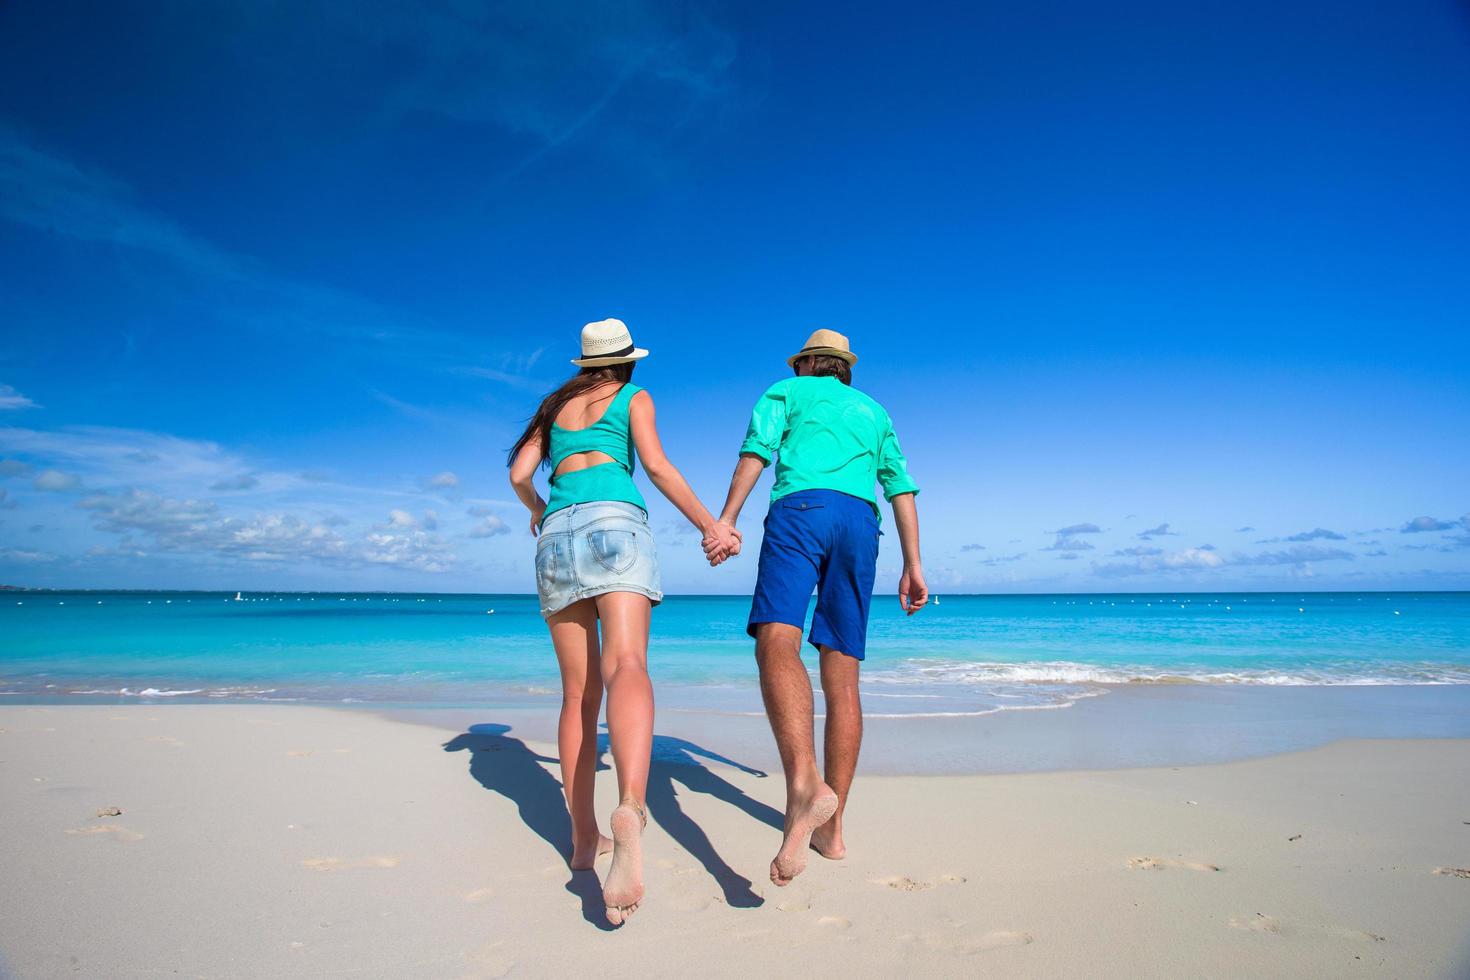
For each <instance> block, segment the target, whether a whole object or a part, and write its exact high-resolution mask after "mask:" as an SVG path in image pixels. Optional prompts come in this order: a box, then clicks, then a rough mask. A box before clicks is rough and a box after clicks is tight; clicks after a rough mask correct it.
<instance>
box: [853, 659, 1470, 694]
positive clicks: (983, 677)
mask: <svg viewBox="0 0 1470 980" xmlns="http://www.w3.org/2000/svg"><path fill="white" fill-rule="evenodd" d="M864 682H865V683H868V684H888V685H914V684H939V685H945V686H948V685H953V684H962V685H982V686H988V685H1013V684H1021V685H1029V684H1061V685H1082V686H1086V685H1095V684H1101V685H1108V686H1114V685H1123V684H1255V685H1263V686H1268V687H1370V686H1394V685H1402V686H1421V685H1447V684H1470V667H1464V666H1459V665H1449V664H1427V663H1404V664H1373V665H1361V666H1358V665H1353V666H1349V665H1343V666H1335V667H1315V668H1314V667H1302V668H1297V669H1294V670H1288V669H1282V668H1265V667H1263V668H1254V669H1253V668H1240V669H1235V670H1210V669H1208V668H1204V667H1182V668H1176V669H1172V670H1164V669H1159V668H1153V667H1143V666H1118V667H1102V666H1098V665H1095V664H1083V663H1075V662H1071V661H1065V660H1059V661H1048V662H1032V663H1002V662H978V661H963V660H938V659H914V660H908V661H904V662H902V663H900V664H898V665H896V666H895V667H893V668H889V669H887V670H882V671H873V672H871V673H869V674H868V675H867V676H866V677H865V678H864Z"/></svg>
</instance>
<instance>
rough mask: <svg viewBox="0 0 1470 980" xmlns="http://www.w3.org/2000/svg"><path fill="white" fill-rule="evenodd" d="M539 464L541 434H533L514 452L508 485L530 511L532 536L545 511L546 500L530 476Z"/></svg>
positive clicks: (538, 526) (539, 526)
mask: <svg viewBox="0 0 1470 980" xmlns="http://www.w3.org/2000/svg"><path fill="white" fill-rule="evenodd" d="M540 465H541V436H540V435H539V434H538V435H534V436H532V437H531V438H530V440H529V441H527V443H526V444H525V445H524V446H522V447H521V451H520V452H518V453H516V458H515V459H514V460H512V461H511V464H510V485H511V486H512V487H513V488H514V489H515V492H516V496H517V497H519V498H520V499H521V503H523V504H525V505H526V509H527V510H529V511H530V512H531V534H532V535H533V536H534V535H536V534H539V533H540V531H541V517H542V515H543V514H545V513H546V501H544V500H542V499H541V494H539V493H537V492H536V484H535V483H533V482H532V480H531V478H532V477H533V476H535V475H536V467H538V466H540Z"/></svg>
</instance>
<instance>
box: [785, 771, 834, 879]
mask: <svg viewBox="0 0 1470 980" xmlns="http://www.w3.org/2000/svg"><path fill="white" fill-rule="evenodd" d="M836 812H837V794H836V793H834V792H833V791H832V787H830V786H828V785H827V784H826V783H821V784H819V785H818V787H817V791H816V793H814V794H813V795H812V796H811V797H809V798H808V799H805V800H800V799H797V800H790V801H788V803H787V810H786V836H785V837H784V838H782V840H781V850H779V851H777V852H776V859H775V860H774V861H772V862H771V884H773V885H776V886H778V887H782V888H784V887H785V886H787V885H789V884H791V880H792V879H793V878H795V877H796V876H797V875H799V874H801V873H802V872H803V871H805V870H806V851H807V847H808V846H810V845H811V842H812V831H813V830H816V829H817V828H818V827H820V826H821V825H822V824H824V823H826V822H827V821H828V820H831V819H832V814H834V813H836Z"/></svg>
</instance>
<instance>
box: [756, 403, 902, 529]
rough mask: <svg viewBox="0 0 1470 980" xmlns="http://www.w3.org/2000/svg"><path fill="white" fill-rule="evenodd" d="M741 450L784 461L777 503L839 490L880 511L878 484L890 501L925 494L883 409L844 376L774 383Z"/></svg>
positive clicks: (778, 476)
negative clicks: (801, 492)
mask: <svg viewBox="0 0 1470 980" xmlns="http://www.w3.org/2000/svg"><path fill="white" fill-rule="evenodd" d="M740 451H741V452H742V453H750V454H751V455H753V456H758V457H760V459H761V460H762V462H764V463H765V464H766V465H770V463H771V460H772V459H773V458H775V459H776V485H775V486H774V487H772V488H771V499H772V500H773V501H774V500H780V499H781V498H782V497H784V496H786V495H787V494H790V493H795V492H796V491H798V490H838V491H841V492H842V493H847V494H851V495H852V496H854V497H860V498H862V499H863V500H866V501H868V502H869V503H871V504H872V505H873V509H874V510H875V511H876V510H877V509H878V504H877V500H876V499H875V497H874V493H873V486H874V484H876V483H882V484H883V497H884V499H886V500H892V499H893V498H894V497H896V496H898V495H899V494H902V493H918V492H919V487H918V485H917V484H916V483H914V481H913V480H912V479H911V478H910V477H909V471H908V463H907V461H906V460H905V459H904V458H903V451H902V450H901V449H899V448H898V436H896V435H894V434H893V421H892V420H891V419H890V418H889V417H888V413H887V412H885V411H884V410H883V406H882V405H879V404H878V403H877V402H875V401H873V399H871V398H869V397H868V396H867V395H865V394H863V393H862V392H861V391H858V390H857V389H856V388H852V387H849V386H848V385H845V384H843V383H842V382H841V381H838V380H837V379H836V378H811V377H806V378H787V379H786V380H785V381H778V382H776V383H775V384H773V385H771V387H770V388H768V389H766V393H765V394H764V395H761V398H760V401H758V402H756V403H755V411H753V412H751V413H750V428H749V429H748V430H747V431H746V434H745V442H744V443H743V444H742V445H741V446H740Z"/></svg>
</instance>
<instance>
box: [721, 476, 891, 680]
mask: <svg viewBox="0 0 1470 980" xmlns="http://www.w3.org/2000/svg"><path fill="white" fill-rule="evenodd" d="M765 526H766V534H765V540H764V541H762V542H761V560H760V571H759V572H758V573H757V574H756V579H755V598H754V600H753V601H752V602H751V605H750V624H749V626H747V627H746V632H747V633H749V634H750V635H751V636H755V633H756V627H757V626H758V625H760V624H761V623H786V624H787V625H790V626H795V627H796V628H797V629H801V628H802V626H804V625H805V624H806V606H807V600H808V599H810V598H811V595H812V589H816V591H817V612H816V615H815V616H813V617H812V631H811V633H810V634H809V635H808V637H807V639H808V640H810V641H811V644H812V646H825V647H831V648H832V649H834V650H840V651H841V652H843V653H845V654H847V655H848V656H849V657H854V658H856V659H858V660H861V659H863V654H864V651H865V650H866V648H867V640H868V607H869V605H871V603H872V599H873V580H874V578H875V577H876V575H877V571H878V538H879V536H880V535H881V534H882V532H881V531H879V530H878V517H877V515H876V514H875V513H874V512H873V505H872V504H870V503H868V502H867V501H866V500H863V499H861V498H859V497H854V496H852V495H851V494H846V493H840V492H838V491H836V490H798V491H797V492H796V493H792V494H788V495H786V496H785V497H782V498H781V499H780V500H777V501H774V502H773V503H772V504H771V509H770V511H769V512H767V514H766V525H765Z"/></svg>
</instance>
